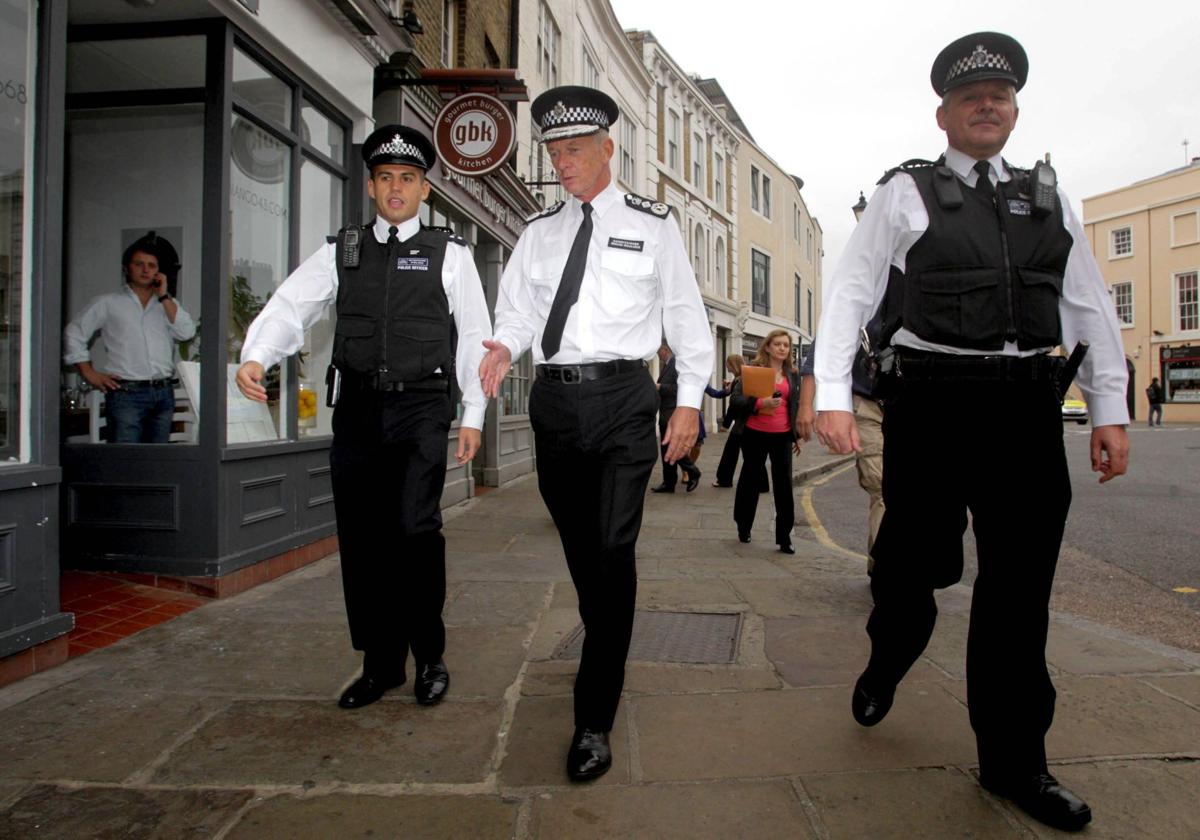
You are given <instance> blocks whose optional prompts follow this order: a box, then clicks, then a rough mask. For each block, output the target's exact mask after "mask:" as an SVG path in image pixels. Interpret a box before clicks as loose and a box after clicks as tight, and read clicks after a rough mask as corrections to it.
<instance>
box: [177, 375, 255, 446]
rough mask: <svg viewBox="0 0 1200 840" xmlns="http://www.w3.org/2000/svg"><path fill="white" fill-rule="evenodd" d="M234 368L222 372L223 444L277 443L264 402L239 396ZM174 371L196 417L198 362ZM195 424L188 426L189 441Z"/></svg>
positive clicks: (198, 401) (198, 402)
mask: <svg viewBox="0 0 1200 840" xmlns="http://www.w3.org/2000/svg"><path fill="white" fill-rule="evenodd" d="M238 367H239V366H238V365H236V364H232V365H229V366H228V367H227V369H226V375H227V377H228V379H227V380H226V389H227V390H226V393H225V423H226V425H225V442H226V443H252V442H254V441H259V440H278V439H279V432H278V430H276V428H275V420H274V418H272V417H271V410H270V409H269V408H268V407H267V405H266V404H265V403H260V402H255V401H254V400H250V399H247V398H246V397H244V396H242V392H241V391H239V390H238V387H237V370H238ZM175 369H176V370H177V371H178V372H179V382H180V384H181V385H182V386H183V390H184V395H185V397H186V399H187V402H188V405H189V406H190V410H191V411H192V413H193V416H196V415H199V413H200V412H199V409H200V363H199V362H179V363H178V364H176V366H175ZM195 428H196V426H195V424H194V423H193V424H192V429H193V432H192V434H193V439H194V435H195V431H194V430H195Z"/></svg>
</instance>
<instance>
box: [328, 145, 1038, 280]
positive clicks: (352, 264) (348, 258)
mask: <svg viewBox="0 0 1200 840" xmlns="http://www.w3.org/2000/svg"><path fill="white" fill-rule="evenodd" d="M1038 165H1039V166H1040V165H1041V164H1038ZM361 236H362V231H361V230H359V227H358V225H351V226H350V227H348V228H346V232H345V233H344V234H343V235H342V267H343V268H358V243H359V238H360V237H361Z"/></svg>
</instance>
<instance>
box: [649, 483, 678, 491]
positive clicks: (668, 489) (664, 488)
mask: <svg viewBox="0 0 1200 840" xmlns="http://www.w3.org/2000/svg"><path fill="white" fill-rule="evenodd" d="M650 492H651V493H674V492H675V487H674V486H673V485H672V486H671V487H668V486H667V485H666V484H660V485H658V486H657V487H651V488H650Z"/></svg>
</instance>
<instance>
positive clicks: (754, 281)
mask: <svg viewBox="0 0 1200 840" xmlns="http://www.w3.org/2000/svg"><path fill="white" fill-rule="evenodd" d="M750 274H751V278H750V279H751V298H752V300H751V306H752V307H753V309H754V311H755V312H757V313H758V314H759V315H770V314H771V258H770V257H769V256H767V255H766V254H764V253H762V252H761V251H756V250H754V249H751V250H750Z"/></svg>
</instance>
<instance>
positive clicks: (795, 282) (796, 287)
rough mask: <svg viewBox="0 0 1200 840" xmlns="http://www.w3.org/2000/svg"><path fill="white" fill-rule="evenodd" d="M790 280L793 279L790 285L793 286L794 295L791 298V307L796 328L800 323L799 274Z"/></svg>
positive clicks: (800, 284)
mask: <svg viewBox="0 0 1200 840" xmlns="http://www.w3.org/2000/svg"><path fill="white" fill-rule="evenodd" d="M792 279H793V284H792V285H793V286H794V291H795V294H794V295H793V297H792V303H793V306H794V307H795V316H796V326H797V327H798V326H800V324H801V321H800V299H801V298H800V287H801V286H802V285H803V284H802V283H801V282H800V275H799V274H797V275H795V276H794V277H793V278H792Z"/></svg>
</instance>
